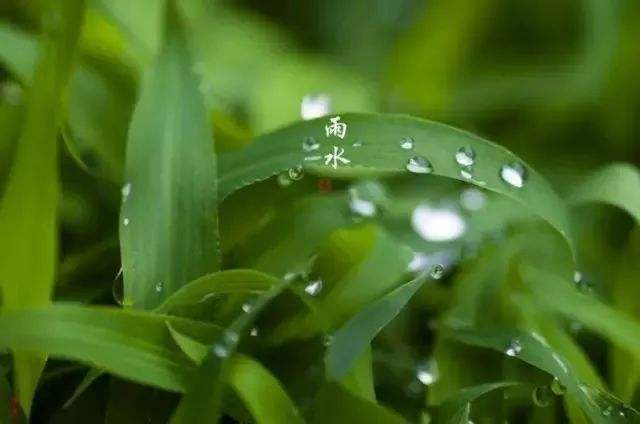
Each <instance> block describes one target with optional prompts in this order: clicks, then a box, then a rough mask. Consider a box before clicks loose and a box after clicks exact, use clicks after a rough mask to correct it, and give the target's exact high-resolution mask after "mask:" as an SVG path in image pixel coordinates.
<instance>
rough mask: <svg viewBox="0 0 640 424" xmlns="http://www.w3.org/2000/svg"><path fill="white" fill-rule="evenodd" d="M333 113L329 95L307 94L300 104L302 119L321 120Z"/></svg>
mask: <svg viewBox="0 0 640 424" xmlns="http://www.w3.org/2000/svg"><path fill="white" fill-rule="evenodd" d="M330 112H331V97H329V96H328V95H327V94H307V95H306V96H304V97H303V98H302V101H301V102H300V117H301V118H302V119H304V120H307V119H314V118H320V117H322V116H325V115H328V114H329V113H330Z"/></svg>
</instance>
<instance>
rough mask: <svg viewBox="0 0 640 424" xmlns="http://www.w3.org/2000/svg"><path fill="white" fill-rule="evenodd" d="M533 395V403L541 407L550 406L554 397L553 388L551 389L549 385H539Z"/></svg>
mask: <svg viewBox="0 0 640 424" xmlns="http://www.w3.org/2000/svg"><path fill="white" fill-rule="evenodd" d="M531 397H532V399H533V403H534V404H535V405H536V406H539V407H541V408H546V407H547V406H549V404H550V403H551V400H552V399H553V395H552V393H551V390H549V387H547V386H538V387H536V388H535V389H533V392H532V393H531Z"/></svg>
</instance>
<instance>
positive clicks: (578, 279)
mask: <svg viewBox="0 0 640 424" xmlns="http://www.w3.org/2000/svg"><path fill="white" fill-rule="evenodd" d="M573 282H574V283H575V284H576V287H577V288H578V290H580V291H582V292H589V291H591V282H589V280H588V279H587V278H586V277H585V276H584V274H583V273H581V272H580V271H576V272H574V273H573Z"/></svg>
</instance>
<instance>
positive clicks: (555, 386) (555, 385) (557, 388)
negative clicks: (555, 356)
mask: <svg viewBox="0 0 640 424" xmlns="http://www.w3.org/2000/svg"><path fill="white" fill-rule="evenodd" d="M550 388H551V391H552V392H553V393H554V394H556V395H558V396H562V395H564V394H565V393H566V392H567V388H566V387H565V386H564V385H563V384H562V383H561V382H560V380H558V377H554V378H553V381H552V382H551V384H550Z"/></svg>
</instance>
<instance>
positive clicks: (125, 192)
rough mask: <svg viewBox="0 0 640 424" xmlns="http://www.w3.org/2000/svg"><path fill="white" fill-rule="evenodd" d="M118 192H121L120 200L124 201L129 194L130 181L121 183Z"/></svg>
mask: <svg viewBox="0 0 640 424" xmlns="http://www.w3.org/2000/svg"><path fill="white" fill-rule="evenodd" d="M120 193H121V194H122V201H123V202H126V201H127V199H128V198H129V195H130V194H131V183H126V184H125V185H123V186H122V189H121V190H120Z"/></svg>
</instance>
